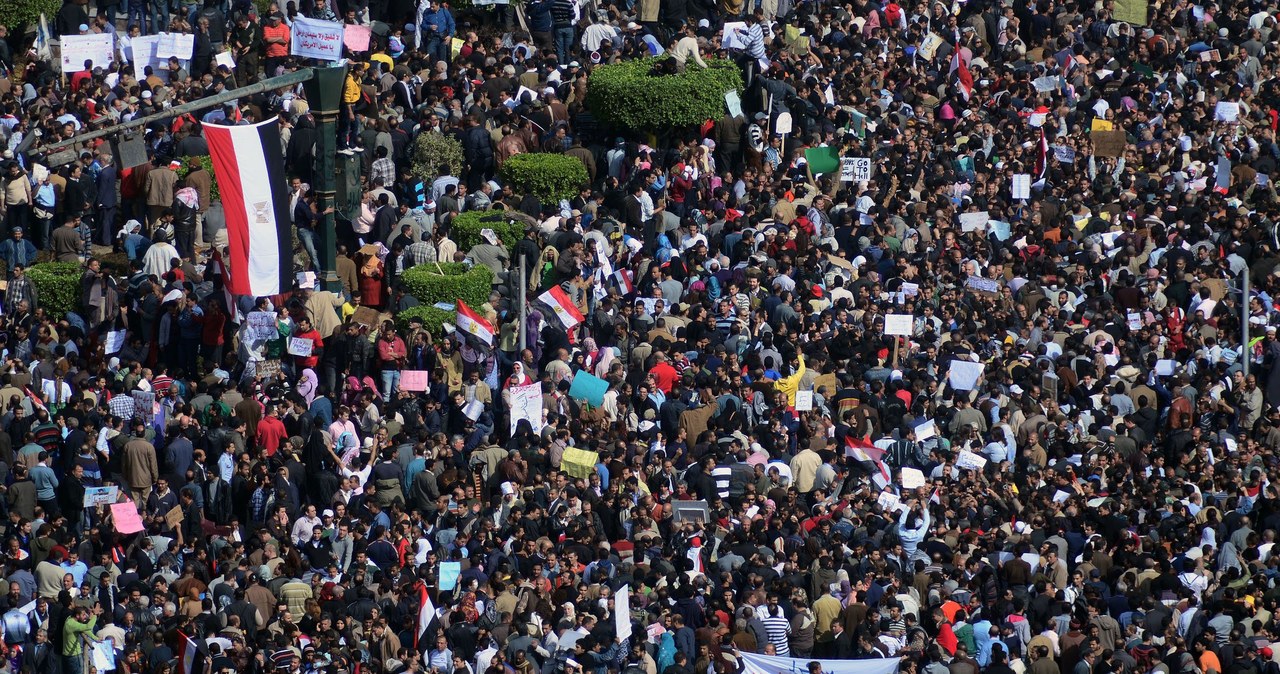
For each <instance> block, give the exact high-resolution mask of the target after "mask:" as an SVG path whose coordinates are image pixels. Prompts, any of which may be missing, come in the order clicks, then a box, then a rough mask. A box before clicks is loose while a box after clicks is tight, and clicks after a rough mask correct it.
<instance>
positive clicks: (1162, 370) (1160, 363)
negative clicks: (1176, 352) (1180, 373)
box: [1156, 359, 1178, 377]
mask: <svg viewBox="0 0 1280 674" xmlns="http://www.w3.org/2000/svg"><path fill="white" fill-rule="evenodd" d="M1177 367H1178V361H1176V360H1168V359H1165V360H1157V361H1156V374H1157V375H1159V376H1161V377H1168V376H1171V375H1172V374H1173V371H1174V369H1176V368H1177Z"/></svg>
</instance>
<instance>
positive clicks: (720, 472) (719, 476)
mask: <svg viewBox="0 0 1280 674" xmlns="http://www.w3.org/2000/svg"><path fill="white" fill-rule="evenodd" d="M732 475H733V469H732V468H730V467H729V466H728V465H717V466H716V467H715V468H712V469H711V477H712V478H713V479H714V480H715V481H716V493H717V494H719V495H720V498H729V478H730V477H731V476H732Z"/></svg>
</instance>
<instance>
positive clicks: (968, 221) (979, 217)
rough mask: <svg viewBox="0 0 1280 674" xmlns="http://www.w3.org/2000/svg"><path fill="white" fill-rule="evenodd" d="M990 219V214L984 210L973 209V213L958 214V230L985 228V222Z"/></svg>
mask: <svg viewBox="0 0 1280 674" xmlns="http://www.w3.org/2000/svg"><path fill="white" fill-rule="evenodd" d="M990 220H991V214H990V213H988V212H986V211H974V212H973V213H961V214H960V230H961V231H963V232H977V231H981V230H984V229H986V228H987V222H988V221H990Z"/></svg>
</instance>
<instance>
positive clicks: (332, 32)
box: [289, 16, 345, 61]
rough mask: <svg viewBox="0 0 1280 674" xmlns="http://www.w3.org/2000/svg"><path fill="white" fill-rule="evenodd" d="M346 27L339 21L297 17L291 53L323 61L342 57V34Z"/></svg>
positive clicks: (290, 44)
mask: <svg viewBox="0 0 1280 674" xmlns="http://www.w3.org/2000/svg"><path fill="white" fill-rule="evenodd" d="M344 31H345V29H344V28H343V27H342V24H340V23H338V22H337V21H319V20H317V19H308V18H305V17H301V16H300V17H297V18H295V19H294V20H293V33H292V39H291V40H290V41H289V53H290V54H292V55H293V56H301V57H303V58H312V59H319V60H321V61H337V60H338V59H341V58H342V36H343V33H344Z"/></svg>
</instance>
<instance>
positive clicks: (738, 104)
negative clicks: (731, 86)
mask: <svg viewBox="0 0 1280 674" xmlns="http://www.w3.org/2000/svg"><path fill="white" fill-rule="evenodd" d="M724 107H725V109H726V110H728V111H729V116H730V117H742V97H741V96H739V95H738V92H737V91H726V92H724Z"/></svg>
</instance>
